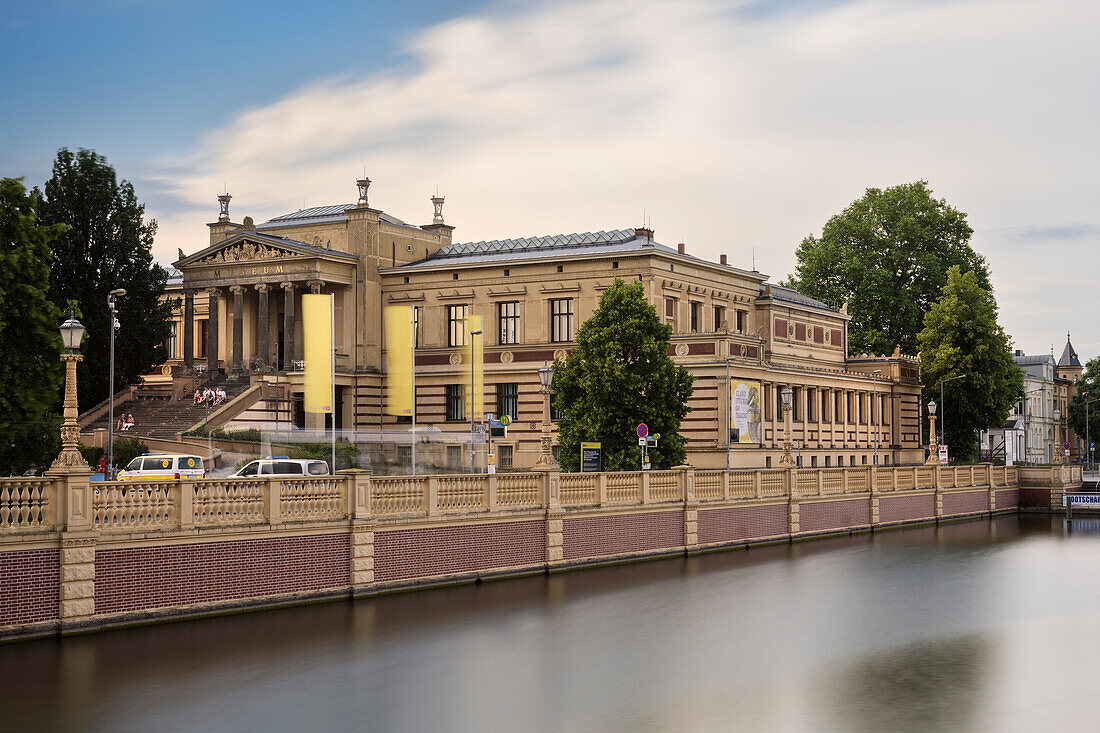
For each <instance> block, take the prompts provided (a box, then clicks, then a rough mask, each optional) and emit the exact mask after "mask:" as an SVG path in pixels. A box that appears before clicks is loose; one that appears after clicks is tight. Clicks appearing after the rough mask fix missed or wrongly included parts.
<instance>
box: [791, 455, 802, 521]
mask: <svg viewBox="0 0 1100 733" xmlns="http://www.w3.org/2000/svg"><path fill="white" fill-rule="evenodd" d="M799 513H800V510H799V505H798V470H797V469H794V468H792V469H789V470H788V471H787V532H788V533H790V534H791V535H792V536H793V535H796V534H798V533H799V532H801V531H802V530H801V527H800V521H799Z"/></svg>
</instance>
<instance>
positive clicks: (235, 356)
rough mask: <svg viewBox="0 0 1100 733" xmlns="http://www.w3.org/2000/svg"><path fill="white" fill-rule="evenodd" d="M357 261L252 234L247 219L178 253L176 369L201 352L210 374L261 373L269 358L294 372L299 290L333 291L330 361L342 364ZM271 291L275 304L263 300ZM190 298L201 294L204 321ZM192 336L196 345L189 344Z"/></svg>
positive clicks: (299, 332)
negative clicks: (179, 357)
mask: <svg viewBox="0 0 1100 733" xmlns="http://www.w3.org/2000/svg"><path fill="white" fill-rule="evenodd" d="M358 259H359V257H358V256H357V255H355V254H351V253H348V252H342V251H338V250H334V249H329V248H326V247H319V246H315V245H310V244H307V243H305V242H300V241H296V240H293V239H288V238H285V237H278V236H274V235H271V234H266V233H263V232H257V231H256V230H255V227H254V226H252V224H251V221H250V220H248V219H246V221H245V224H244V226H243V227H242V228H240V229H238V230H236V231H234V232H231V233H229V236H227V237H226V238H225V239H223V240H222V241H219V242H216V243H214V244H212V245H210V246H209V247H207V248H206V249H203V250H201V251H199V252H196V253H195V254H193V255H190V256H187V257H183V258H181V259H180V260H179V261H177V262H176V263H175V266H176V267H177V268H179V269H180V271H181V272H182V273H183V292H184V308H183V311H184V323H183V335H184V338H183V347H184V349H183V351H184V353H183V364H184V366H185V367H187V368H192V367H194V365H195V363H196V361H198V360H199V359H201V358H202V357H203V356H205V364H206V369H207V371H208V372H209V373H211V374H213V373H216V372H217V371H219V370H222V371H224V372H226V373H228V374H239V373H242V372H253V371H269V370H270V369H271V368H272V367H273V365H274V364H275V363H276V362H277V363H278V365H279V368H280V369H287V368H289V369H294V368H295V366H296V365H295V362H300V361H301V359H302V322H301V312H302V309H301V297H302V295H303V294H305V293H318V294H333V295H335V300H336V350H337V356H338V362H342V363H343V364H344V365H349V366H350V364H349V358H348V355H349V354H350V353H351V351H352V350H351V349H350V348H349V346H350V344H352V343H353V329H352V325H353V324H352V323H350V319H351V317H352V316H353V314H354V313H355V303H354V290H355V272H356V264H357V262H358ZM279 290H282V293H283V298H282V302H281V305H280V303H279V299H274V301H273V299H272V298H271V294H272V293H273V292H275V293H277V292H278V291H279ZM196 295H198V296H199V297H202V298H206V299H207V308H206V312H207V318H206V321H205V324H202V323H201V322H200V321H199V320H198V319H197V318H196V308H195V297H196ZM223 314H224V315H223ZM345 315H346V316H347V318H345ZM196 334H198V335H199V336H200V338H199V339H198V340H199V344H198V346H199V347H203V346H204V347H205V348H204V349H203V348H196V346H197V345H196ZM222 344H224V345H225V347H224V350H223V348H222ZM341 355H343V358H340V357H341ZM199 363H202V362H201V361H200V362H199ZM284 365H286V366H284Z"/></svg>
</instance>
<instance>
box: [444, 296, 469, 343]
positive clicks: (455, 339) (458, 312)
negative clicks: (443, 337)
mask: <svg viewBox="0 0 1100 733" xmlns="http://www.w3.org/2000/svg"><path fill="white" fill-rule="evenodd" d="M468 308H469V306H465V305H449V306H447V345H448V346H465V345H466V314H467V309H468Z"/></svg>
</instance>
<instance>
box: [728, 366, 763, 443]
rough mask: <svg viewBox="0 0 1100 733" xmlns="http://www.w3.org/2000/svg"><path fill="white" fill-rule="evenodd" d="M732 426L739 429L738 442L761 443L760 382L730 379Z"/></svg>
mask: <svg viewBox="0 0 1100 733" xmlns="http://www.w3.org/2000/svg"><path fill="white" fill-rule="evenodd" d="M729 386H730V427H732V428H735V429H736V430H737V433H738V435H737V440H736V442H738V443H759V442H761V435H760V415H761V413H762V409H761V408H762V406H761V403H760V399H761V394H760V382H742V381H739V380H737V379H731V380H730V385H729Z"/></svg>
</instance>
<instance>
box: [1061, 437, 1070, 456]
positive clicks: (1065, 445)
mask: <svg viewBox="0 0 1100 733" xmlns="http://www.w3.org/2000/svg"><path fill="white" fill-rule="evenodd" d="M1062 448H1063V449H1065V451H1066V455H1067V456H1068V455H1069V441H1068V440H1067V441H1066V442H1065V443H1063V444H1062Z"/></svg>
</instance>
